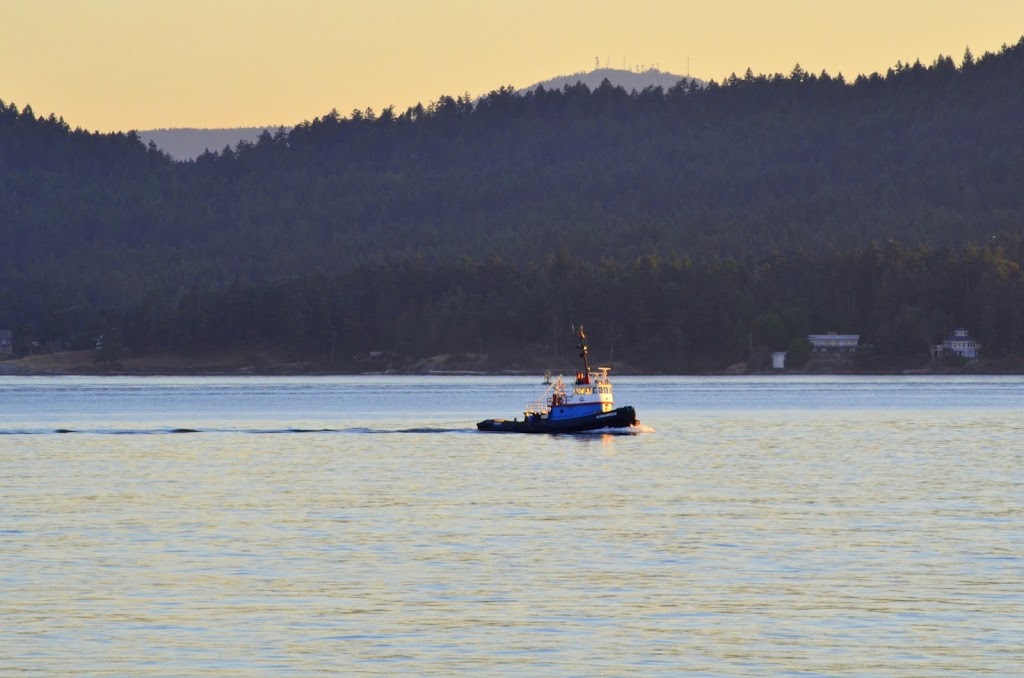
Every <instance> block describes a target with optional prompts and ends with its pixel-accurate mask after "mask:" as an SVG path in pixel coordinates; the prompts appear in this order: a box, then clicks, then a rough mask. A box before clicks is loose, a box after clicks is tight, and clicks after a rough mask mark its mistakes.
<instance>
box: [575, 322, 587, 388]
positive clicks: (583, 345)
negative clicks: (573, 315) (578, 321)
mask: <svg viewBox="0 0 1024 678" xmlns="http://www.w3.org/2000/svg"><path fill="white" fill-rule="evenodd" d="M576 336H578V337H579V338H580V345H579V346H577V347H576V348H578V349H579V350H580V357H581V358H583V377H584V378H587V377H589V376H590V361H589V360H588V359H587V335H586V334H585V333H584V332H583V325H580V328H579V329H578V330H576Z"/></svg>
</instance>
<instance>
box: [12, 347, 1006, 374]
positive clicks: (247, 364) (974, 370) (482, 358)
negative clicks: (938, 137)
mask: <svg viewBox="0 0 1024 678" xmlns="http://www.w3.org/2000/svg"><path fill="white" fill-rule="evenodd" d="M395 362H397V361H388V362H386V363H383V362H382V363H379V364H366V363H363V364H357V365H348V366H345V367H331V368H329V367H326V366H324V365H323V364H319V363H313V362H294V361H287V360H282V359H281V357H280V356H275V355H273V354H270V353H253V352H243V353H240V352H233V353H223V354H210V355H205V356H193V357H188V356H182V355H179V354H173V353H164V354H153V355H137V356H131V355H128V356H125V357H123V358H121V359H120V360H118V361H114V362H109V363H100V362H97V361H96V360H95V358H94V353H93V352H92V351H65V352H60V353H46V354H37V355H32V356H27V357H22V358H16V359H10V360H5V361H0V376H24V377H38V376H50V377H58V376H91V377H102V376H110V377H114V376H117V377H229V376H261V377H274V376H281V377H286V376H371V375H388V376H531V375H536V376H538V377H543V376H544V374H545V372H550V374H551V375H552V376H557V375H561V376H563V378H564V377H565V375H572V374H575V372H576V368H574V367H571V366H569V365H567V364H565V365H559V366H557V367H560V368H561V369H556V368H548V367H536V365H538V364H540V361H538V360H536V359H533V360H529V361H526V362H529V363H531V364H530V365H525V364H523V361H514V362H512V363H511V364H512V366H511V367H507V368H503V369H493V368H492V367H491V363H492V361H491V360H490V359H489V358H488V356H486V355H482V354H442V355H439V356H433V357H431V358H427V359H423V360H418V361H413V362H406V363H404V364H399V365H396V364H394V363H395ZM613 372H614V373H615V374H617V375H618V376H694V377H740V376H815V375H821V376H929V375H935V376H961V375H962V376H981V375H992V376H996V375H1007V376H1012V375H1021V374H1024V363H1020V362H1019V361H1017V360H1014V359H1008V360H1002V361H984V360H981V361H977V362H975V363H971V364H968V365H964V366H960V367H956V366H948V365H935V366H930V367H922V366H920V365H917V366H913V367H902V368H901V367H893V368H891V369H858V368H857V367H856V366H855V365H854V364H853V362H852V361H847V362H846V363H843V364H837V363H836V362H835V361H834V360H823V361H821V362H819V363H817V364H815V361H814V360H812V361H811V362H810V363H808V365H806V366H804V367H802V368H790V369H750V368H748V367H747V366H746V365H745V364H742V363H741V364H736V365H732V366H730V367H728V368H725V369H720V370H709V371H703V372H683V371H678V372H677V371H662V370H643V369H637V368H635V367H634V366H632V365H629V364H627V363H625V362H620V363H619V364H618V365H613Z"/></svg>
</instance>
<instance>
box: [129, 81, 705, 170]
mask: <svg viewBox="0 0 1024 678" xmlns="http://www.w3.org/2000/svg"><path fill="white" fill-rule="evenodd" d="M690 79H692V80H694V81H695V82H697V83H699V84H702V85H703V84H704V82H703V81H701V80H697V79H696V78H690ZM605 80H608V82H610V83H611V84H612V85H613V86H615V87H622V88H623V89H624V90H626V91H627V92H632V91H633V90H636V91H637V92H641V91H643V90H644V89H646V88H647V87H661V88H663V89H668V88H670V87H672V86H673V85H675V84H677V83H678V82H679V81H680V80H689V79H688V78H687V77H686V76H684V75H675V74H673V73H666V72H664V71H660V70H658V69H657V68H650V69H647V70H645V71H639V72H637V71H628V70H623V69H618V68H598V69H597V70H593V71H590V72H589V73H574V74H572V75H559V76H557V77H555V78H551V79H550V80H544V81H542V82H537V83H534V84H532V85H530V86H529V87H524V88H522V89H520V90H518V91H519V92H520V93H522V92H527V91H530V92H532V91H533V90H535V89H537V88H538V87H543V88H544V89H547V90H552V89H558V90H560V89H562V88H563V87H565V86H567V85H575V84H576V83H578V82H581V83H583V84H584V85H586V86H587V88H588V89H590V90H591V91H593V90H595V89H597V88H598V87H600V85H601V83H602V82H604V81H605ZM278 129H284V131H286V132H290V131H291V129H292V128H291V126H283V125H266V126H265V127H232V128H224V129H204V128H195V127H181V128H172V129H150V130H142V131H140V132H139V133H138V134H139V138H140V139H142V143H144V144H147V145H148V144H149V142H151V141H152V142H153V143H154V144H156V147H157V148H159V149H160V150H161V151H163V152H164V153H167V154H168V155H170V156H171V157H172V158H174V159H175V160H182V161H184V160H194V159H196V158H198V157H199V156H200V155H202V154H203V153H205V152H206V151H210V152H215V153H219V152H220V151H222V150H224V147H225V146H228V147H230V148H232V149H233V148H235V147H236V146H238V144H239V143H241V142H243V141H249V142H255V141H256V139H257V138H259V136H260V134H262V133H263V131H264V130H267V131H269V132H270V133H271V134H273V133H274V132H276V131H277V130H278Z"/></svg>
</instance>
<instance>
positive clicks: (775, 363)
mask: <svg viewBox="0 0 1024 678" xmlns="http://www.w3.org/2000/svg"><path fill="white" fill-rule="evenodd" d="M772 369H773V370H784V369H786V352H785V351H775V352H774V353H772Z"/></svg>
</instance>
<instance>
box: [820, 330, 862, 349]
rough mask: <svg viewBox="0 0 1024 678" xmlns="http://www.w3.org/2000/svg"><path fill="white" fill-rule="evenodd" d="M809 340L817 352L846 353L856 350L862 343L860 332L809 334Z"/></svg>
mask: <svg viewBox="0 0 1024 678" xmlns="http://www.w3.org/2000/svg"><path fill="white" fill-rule="evenodd" d="M807 341H809V342H811V350H812V351H815V352H816V353H846V352H847V351H856V350H857V344H858V343H860V335H859V334H837V333H835V332H829V333H828V334H808V335H807Z"/></svg>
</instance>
